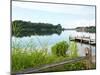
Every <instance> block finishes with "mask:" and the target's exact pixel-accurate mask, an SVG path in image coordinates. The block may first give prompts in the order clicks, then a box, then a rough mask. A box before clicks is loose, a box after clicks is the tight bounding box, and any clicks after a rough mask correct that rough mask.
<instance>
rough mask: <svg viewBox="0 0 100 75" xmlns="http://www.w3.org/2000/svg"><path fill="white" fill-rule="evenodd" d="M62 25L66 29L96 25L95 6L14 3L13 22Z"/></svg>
mask: <svg viewBox="0 0 100 75" xmlns="http://www.w3.org/2000/svg"><path fill="white" fill-rule="evenodd" d="M14 20H24V21H31V22H36V23H38V22H41V23H51V24H54V25H57V24H61V25H62V27H64V28H76V27H79V26H94V25H95V6H82V5H63V4H46V3H45V4H44V3H30V2H12V21H14Z"/></svg>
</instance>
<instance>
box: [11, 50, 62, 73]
mask: <svg viewBox="0 0 100 75" xmlns="http://www.w3.org/2000/svg"><path fill="white" fill-rule="evenodd" d="M62 59H64V58H63V57H57V56H54V55H49V54H48V53H47V52H44V51H43V50H34V51H31V50H30V51H28V52H26V51H23V50H21V49H18V48H17V49H14V50H13V51H12V71H13V72H15V71H20V70H23V69H26V68H33V67H38V66H41V65H43V64H49V63H53V62H58V61H61V60H62Z"/></svg>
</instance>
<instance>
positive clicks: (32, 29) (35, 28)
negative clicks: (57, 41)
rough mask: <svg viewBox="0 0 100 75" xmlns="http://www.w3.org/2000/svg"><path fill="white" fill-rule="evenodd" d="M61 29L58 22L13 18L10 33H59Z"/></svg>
mask: <svg viewBox="0 0 100 75" xmlns="http://www.w3.org/2000/svg"><path fill="white" fill-rule="evenodd" d="M62 29H63V28H62V26H61V25H60V24H58V25H53V24H50V23H32V22H30V21H22V20H15V21H13V22H12V35H14V36H24V35H25V36H27V35H28V36H30V35H46V34H47V35H50V34H53V33H56V34H60V33H61V31H62Z"/></svg>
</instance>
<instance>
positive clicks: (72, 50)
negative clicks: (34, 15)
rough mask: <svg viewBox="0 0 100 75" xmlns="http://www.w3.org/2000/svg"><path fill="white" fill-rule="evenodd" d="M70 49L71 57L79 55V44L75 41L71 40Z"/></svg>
mask: <svg viewBox="0 0 100 75" xmlns="http://www.w3.org/2000/svg"><path fill="white" fill-rule="evenodd" d="M69 50H70V57H77V56H78V49H77V44H76V43H75V42H70V46H69Z"/></svg>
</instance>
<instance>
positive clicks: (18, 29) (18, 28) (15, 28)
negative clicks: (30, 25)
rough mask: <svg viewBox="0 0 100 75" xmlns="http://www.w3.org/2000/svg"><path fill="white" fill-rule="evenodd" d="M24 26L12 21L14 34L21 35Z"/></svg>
mask: <svg viewBox="0 0 100 75" xmlns="http://www.w3.org/2000/svg"><path fill="white" fill-rule="evenodd" d="M21 30H22V27H21V25H20V24H17V23H16V22H13V23H12V34H13V35H15V36H19V35H20V33H21Z"/></svg>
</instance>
